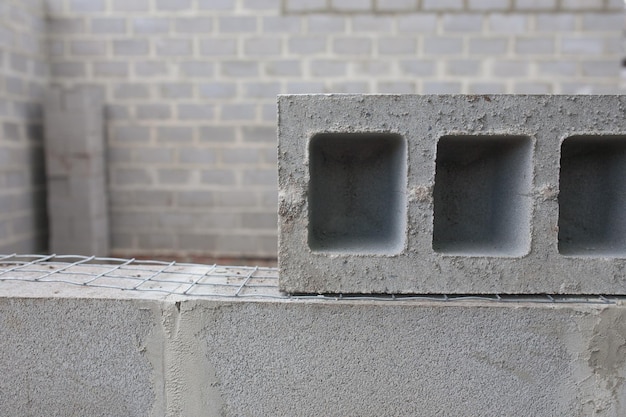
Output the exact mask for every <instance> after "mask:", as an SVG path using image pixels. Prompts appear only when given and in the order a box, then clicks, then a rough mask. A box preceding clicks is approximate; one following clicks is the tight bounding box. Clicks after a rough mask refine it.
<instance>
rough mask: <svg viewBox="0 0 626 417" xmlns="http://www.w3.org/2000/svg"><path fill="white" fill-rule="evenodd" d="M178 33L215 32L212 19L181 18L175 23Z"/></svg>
mask: <svg viewBox="0 0 626 417" xmlns="http://www.w3.org/2000/svg"><path fill="white" fill-rule="evenodd" d="M174 27H175V29H176V32H178V33H210V32H212V31H213V19H212V18H210V17H179V18H177V19H176V20H175V22H174Z"/></svg>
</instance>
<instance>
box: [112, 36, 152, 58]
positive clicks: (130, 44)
mask: <svg viewBox="0 0 626 417" xmlns="http://www.w3.org/2000/svg"><path fill="white" fill-rule="evenodd" d="M148 52H150V44H149V42H148V41H147V40H146V39H117V40H113V54H114V55H116V56H144V55H148Z"/></svg>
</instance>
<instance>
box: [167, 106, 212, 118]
mask: <svg viewBox="0 0 626 417" xmlns="http://www.w3.org/2000/svg"><path fill="white" fill-rule="evenodd" d="M176 110H177V114H178V118H179V119H180V120H212V119H213V118H214V116H215V106H214V105H213V104H195V103H194V104H192V103H188V104H179V105H177V106H176Z"/></svg>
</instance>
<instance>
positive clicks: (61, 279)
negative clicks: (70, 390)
mask: <svg viewBox="0 0 626 417" xmlns="http://www.w3.org/2000/svg"><path fill="white" fill-rule="evenodd" d="M2 281H25V282H53V283H63V284H70V285H76V286H84V287H94V288H114V289H118V290H125V291H154V292H160V293H164V294H176V295H180V296H185V295H188V296H194V297H253V298H275V299H316V300H319V299H322V300H335V301H338V300H375V301H407V300H429V301H453V300H480V301H494V302H503V303H511V302H513V303H520V302H534V303H587V304H616V303H618V302H620V301H621V300H623V299H624V297H618V296H610V297H607V296H603V295H593V296H562V295H558V296H556V295H548V294H543V295H525V296H511V295H506V296H505V295H498V294H494V295H480V296H476V295H445V294H441V295H345V294H332V295H323V294H322V295H287V294H282V293H280V291H279V290H278V269H276V268H267V267H258V266H222V265H216V264H214V265H201V264H192V263H178V262H175V261H171V262H163V261H154V260H139V259H134V258H131V259H123V258H102V257H95V256H79V255H18V254H15V253H14V254H9V255H0V282H2Z"/></svg>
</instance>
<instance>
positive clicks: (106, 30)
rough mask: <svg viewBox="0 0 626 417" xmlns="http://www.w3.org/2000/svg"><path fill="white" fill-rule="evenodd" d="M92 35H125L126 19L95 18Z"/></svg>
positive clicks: (92, 21) (92, 22)
mask: <svg viewBox="0 0 626 417" xmlns="http://www.w3.org/2000/svg"><path fill="white" fill-rule="evenodd" d="M91 33H97V34H119V35H121V34H125V33H126V19H122V18H117V17H94V18H92V19H91Z"/></svg>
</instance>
